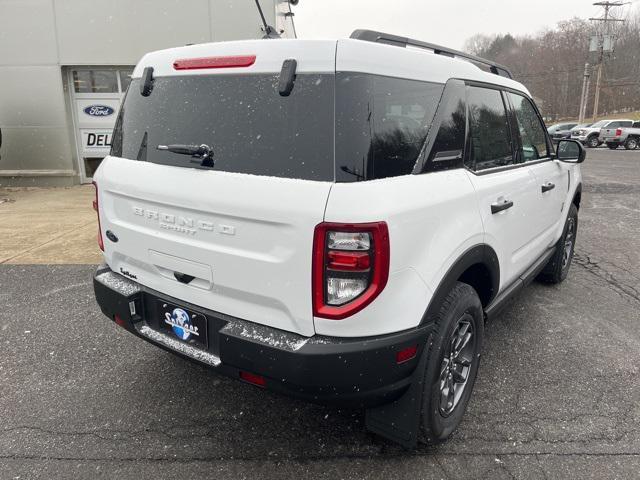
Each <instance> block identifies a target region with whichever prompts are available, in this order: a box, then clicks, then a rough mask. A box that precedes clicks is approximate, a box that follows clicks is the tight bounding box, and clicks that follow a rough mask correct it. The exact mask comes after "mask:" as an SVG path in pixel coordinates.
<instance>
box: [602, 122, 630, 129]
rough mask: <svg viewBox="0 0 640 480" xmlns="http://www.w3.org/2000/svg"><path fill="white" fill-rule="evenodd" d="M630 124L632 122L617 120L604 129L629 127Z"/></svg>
mask: <svg viewBox="0 0 640 480" xmlns="http://www.w3.org/2000/svg"><path fill="white" fill-rule="evenodd" d="M632 123H633V122H630V121H625V120H618V121H615V122H611V123H610V124H609V125H607V127H606V128H622V127H630V126H631V124H632Z"/></svg>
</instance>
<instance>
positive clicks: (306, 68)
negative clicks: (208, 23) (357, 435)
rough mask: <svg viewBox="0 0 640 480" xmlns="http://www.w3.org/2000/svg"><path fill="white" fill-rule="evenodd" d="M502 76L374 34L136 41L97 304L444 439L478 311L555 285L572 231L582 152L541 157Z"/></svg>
mask: <svg viewBox="0 0 640 480" xmlns="http://www.w3.org/2000/svg"><path fill="white" fill-rule="evenodd" d="M407 47H409V48H407ZM453 57H457V58H453ZM479 66H483V67H488V70H489V71H484V70H483V69H481V68H480V67H479ZM508 75H509V74H508V71H507V70H506V69H505V68H504V67H501V66H499V65H495V64H491V63H489V62H487V61H486V60H482V59H479V58H476V57H469V56H468V55H464V54H462V53H460V52H455V51H452V50H448V49H445V48H443V47H439V46H436V45H431V44H426V43H423V42H418V41H414V40H410V39H406V38H402V37H395V36H393V35H387V34H382V33H377V32H370V31H356V32H355V33H354V35H353V36H352V38H350V39H343V40H337V41H335V40H334V41H305V40H259V41H239V42H228V43H217V44H206V45H193V46H187V47H181V48H175V49H170V50H163V51H159V52H154V53H150V54H148V55H146V56H145V57H144V58H143V59H142V60H141V61H140V63H139V65H138V66H137V67H136V69H135V71H134V74H133V80H132V83H131V86H130V88H129V91H128V93H127V95H126V99H125V100H124V103H123V106H122V108H121V110H120V114H119V117H118V121H117V125H116V128H115V131H114V137H113V146H112V150H111V155H110V156H109V157H107V158H106V159H105V160H104V161H103V162H102V165H101V166H100V168H99V169H98V171H97V172H96V174H95V178H94V180H95V184H96V200H95V208H96V210H97V211H98V218H99V225H100V233H99V240H100V245H101V246H102V248H103V250H104V258H105V262H106V264H105V265H103V266H101V267H100V268H99V269H98V271H97V272H96V275H95V279H94V287H95V293H96V298H97V300H98V303H99V305H100V307H101V309H102V311H103V312H104V313H105V314H106V315H107V316H108V317H109V318H111V319H112V320H114V321H115V322H116V323H117V324H118V325H120V326H122V327H124V328H126V329H127V330H129V331H130V332H131V333H133V334H136V335H137V336H139V337H141V338H143V339H145V340H148V341H150V342H152V343H154V344H156V345H158V346H160V347H162V348H164V349H167V350H170V351H173V352H176V353H178V354H180V355H182V356H184V357H187V358H190V359H192V360H195V361H198V362H200V363H202V364H205V365H208V366H210V367H211V368H213V369H215V370H217V371H219V372H221V373H223V374H226V375H230V376H232V377H235V378H238V379H240V380H243V381H245V382H248V383H251V384H254V385H257V386H260V387H265V388H269V389H273V390H276V391H280V392H284V393H288V394H291V395H295V396H298V397H301V398H304V399H308V400H310V401H316V402H329V403H337V404H343V405H344V404H348V405H357V406H363V407H366V408H367V426H368V428H369V429H371V430H372V431H375V432H377V433H379V434H381V435H384V436H386V437H388V438H391V439H393V440H395V441H397V442H400V443H402V444H403V445H407V446H411V445H415V442H416V441H417V440H418V439H419V438H423V439H424V440H426V441H428V442H432V443H433V442H438V441H442V440H444V439H446V438H447V437H448V436H449V435H450V434H451V432H452V431H453V430H454V429H455V428H456V426H457V425H458V424H459V422H460V420H461V417H462V414H463V413H464V410H465V407H466V405H467V403H468V401H469V397H470V395H471V390H472V388H473V384H474V381H475V378H476V373H477V369H478V364H479V360H480V353H481V349H482V342H483V329H484V322H485V319H486V318H488V317H491V316H492V315H494V314H495V313H496V312H497V311H498V310H499V308H500V307H501V306H503V305H504V303H505V301H506V300H507V299H509V298H511V297H512V296H513V295H514V294H515V293H517V292H518V291H519V290H521V289H522V287H523V286H524V285H525V284H527V283H528V282H529V281H531V280H532V279H533V278H534V277H536V276H538V277H541V278H543V279H544V280H545V281H548V282H554V283H555V282H560V281H562V280H563V279H564V278H565V277H566V275H567V271H568V269H569V265H570V263H571V258H572V255H573V246H574V242H575V238H576V227H577V215H578V207H579V205H580V194H581V175H580V167H579V165H578V163H580V162H582V161H583V160H584V148H583V147H582V146H581V145H580V144H579V143H578V142H575V141H572V140H561V141H560V143H559V146H558V153H557V154H556V153H554V151H553V150H552V145H551V141H550V139H549V136H548V134H547V132H546V128H545V126H544V123H543V121H542V119H541V117H540V115H539V113H538V110H537V109H536V107H535V105H534V103H533V101H532V100H531V96H530V95H529V93H528V92H527V89H526V88H525V87H523V86H522V85H521V84H519V83H517V82H515V81H513V80H511V79H510V78H508Z"/></svg>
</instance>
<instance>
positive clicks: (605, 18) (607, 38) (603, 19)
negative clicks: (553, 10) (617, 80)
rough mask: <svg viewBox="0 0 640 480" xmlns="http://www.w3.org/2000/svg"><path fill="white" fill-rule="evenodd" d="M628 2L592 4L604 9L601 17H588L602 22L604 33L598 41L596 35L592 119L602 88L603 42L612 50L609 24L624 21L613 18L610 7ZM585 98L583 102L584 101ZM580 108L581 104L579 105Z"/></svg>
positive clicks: (595, 113) (598, 37) (594, 118)
mask: <svg viewBox="0 0 640 480" xmlns="http://www.w3.org/2000/svg"><path fill="white" fill-rule="evenodd" d="M627 3H628V2H622V1H619V0H618V1H604V2H596V3H594V4H593V5H595V6H597V7H602V8H603V9H604V13H603V15H602V17H594V18H590V19H589V20H591V21H592V22H602V23H603V24H604V29H605V32H606V33H605V35H602V41H600V38H601V35H600V34H599V35H598V36H597V42H598V51H599V54H598V76H597V78H596V94H595V98H594V100H593V120H594V121H595V120H596V117H597V116H598V106H599V103H600V89H601V88H602V71H603V70H604V61H605V55H604V54H605V42H606V41H608V42H609V45H608V49H607V51H608V52H612V51H613V38H612V36H611V24H612V23H616V22H624V20H623V19H620V18H615V17H612V16H611V15H610V10H611V9H612V8H616V7H621V6H623V5H626V4H627ZM586 100H587V99H586V98H585V102H586ZM581 108H582V106H581Z"/></svg>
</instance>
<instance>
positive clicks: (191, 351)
mask: <svg viewBox="0 0 640 480" xmlns="http://www.w3.org/2000/svg"><path fill="white" fill-rule="evenodd" d="M138 332H139V333H140V335H143V336H145V337H147V338H148V339H150V340H152V341H154V342H156V343H160V344H162V345H164V346H165V347H168V348H170V349H171V350H175V351H176V352H180V353H182V354H183V355H186V356H187V357H190V358H193V359H194V360H197V361H199V362H202V363H206V364H208V365H211V366H213V367H217V366H218V365H220V363H221V361H220V358H219V357H216V356H215V355H213V354H212V353H209V352H206V351H204V350H201V349H199V348H196V347H192V346H191V345H188V344H186V343H182V342H180V341H179V340H175V339H173V338H171V337H170V336H169V335H166V334H164V333H161V332H157V331H155V330H153V329H152V328H149V327H147V326H146V325H143V326H142V327H141V328H140V329H139V330H138Z"/></svg>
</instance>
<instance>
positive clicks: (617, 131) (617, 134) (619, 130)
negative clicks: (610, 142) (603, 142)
mask: <svg viewBox="0 0 640 480" xmlns="http://www.w3.org/2000/svg"><path fill="white" fill-rule="evenodd" d="M620 135H622V129H621V128H618V129H617V130H616V137H619V136H620Z"/></svg>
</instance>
